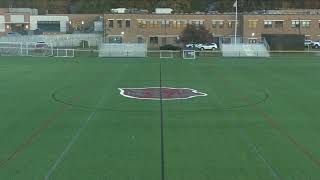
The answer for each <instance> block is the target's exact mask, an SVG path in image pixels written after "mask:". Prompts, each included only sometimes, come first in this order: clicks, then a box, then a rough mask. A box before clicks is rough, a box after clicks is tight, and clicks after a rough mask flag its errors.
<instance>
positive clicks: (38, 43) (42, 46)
mask: <svg viewBox="0 0 320 180" xmlns="http://www.w3.org/2000/svg"><path fill="white" fill-rule="evenodd" d="M47 47H48V44H47V43H46V42H44V41H38V42H37V43H36V48H47Z"/></svg>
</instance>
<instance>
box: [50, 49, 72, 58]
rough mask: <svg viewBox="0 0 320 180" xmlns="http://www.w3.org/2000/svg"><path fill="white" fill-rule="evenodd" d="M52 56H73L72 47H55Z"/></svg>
mask: <svg viewBox="0 0 320 180" xmlns="http://www.w3.org/2000/svg"><path fill="white" fill-rule="evenodd" d="M54 57H74V49H55V51H54Z"/></svg>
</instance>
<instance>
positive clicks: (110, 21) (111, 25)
mask: <svg viewBox="0 0 320 180" xmlns="http://www.w3.org/2000/svg"><path fill="white" fill-rule="evenodd" d="M109 28H113V20H112V19H110V20H109Z"/></svg>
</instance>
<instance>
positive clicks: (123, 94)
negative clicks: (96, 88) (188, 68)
mask: <svg viewBox="0 0 320 180" xmlns="http://www.w3.org/2000/svg"><path fill="white" fill-rule="evenodd" d="M148 88H149V89H154V88H157V89H159V87H143V88H118V89H119V90H120V94H121V95H122V96H124V97H127V98H132V99H142V100H160V98H139V97H134V96H130V95H126V94H125V89H148ZM162 89H187V90H190V91H191V92H193V93H195V94H196V95H192V96H189V97H186V98H170V99H162V100H179V99H191V98H194V97H199V96H207V95H208V94H206V93H203V92H200V91H198V90H195V89H191V88H173V87H162Z"/></svg>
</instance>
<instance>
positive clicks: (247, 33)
mask: <svg viewBox="0 0 320 180" xmlns="http://www.w3.org/2000/svg"><path fill="white" fill-rule="evenodd" d="M241 34H242V36H243V37H250V38H259V37H261V34H301V35H305V37H306V39H312V40H318V39H320V16H319V15H310V14H309V15H304V14H300V15H297V14H275V15H271V14H264V15H243V16H242V19H241Z"/></svg>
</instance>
